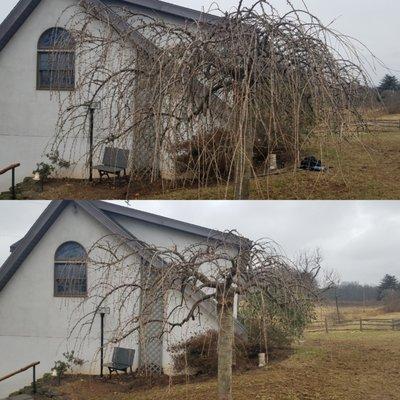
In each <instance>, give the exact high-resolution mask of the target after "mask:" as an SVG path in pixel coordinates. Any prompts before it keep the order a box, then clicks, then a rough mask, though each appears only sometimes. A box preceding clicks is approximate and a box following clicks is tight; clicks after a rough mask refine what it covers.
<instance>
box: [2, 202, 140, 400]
mask: <svg viewBox="0 0 400 400" xmlns="http://www.w3.org/2000/svg"><path fill="white" fill-rule="evenodd" d="M77 227H79V229H77ZM108 233H109V232H107V231H106V230H105V229H104V228H103V227H102V226H101V225H100V224H99V223H97V221H95V220H94V219H92V218H91V217H90V216H88V215H87V214H86V213H85V212H84V211H82V210H81V209H80V208H75V207H73V206H68V208H67V209H66V210H64V211H63V213H62V214H61V215H60V217H59V219H58V220H57V221H56V223H55V224H54V225H53V226H52V227H51V228H50V230H49V231H48V232H47V233H46V234H45V236H44V237H43V238H42V240H41V241H40V243H38V244H37V246H36V247H35V248H34V250H33V251H32V252H31V254H30V255H29V256H28V257H27V259H26V260H25V261H24V262H23V264H22V265H21V266H20V268H19V269H18V271H17V272H16V274H15V275H14V276H13V278H12V279H11V280H10V281H9V283H8V284H7V285H6V287H5V288H4V289H3V290H2V291H1V292H0V321H1V324H0V376H2V375H5V374H6V373H8V372H10V371H13V370H17V369H19V368H21V367H23V366H25V365H27V364H29V363H31V362H33V361H40V362H41V365H40V366H39V368H38V375H39V376H41V375H42V374H43V373H45V372H49V371H50V369H51V368H52V367H53V365H54V362H55V361H57V360H61V359H63V356H62V353H63V352H65V351H70V350H75V351H76V352H77V353H78V354H77V355H78V356H79V357H81V358H83V359H84V360H85V361H87V363H86V364H85V365H84V367H83V368H82V369H80V372H83V373H97V372H98V370H99V367H98V361H99V360H98V350H99V344H100V339H99V330H100V317H98V321H95V329H94V331H93V332H92V333H91V334H90V337H89V338H88V340H85V341H83V340H82V337H78V338H77V337H76V336H74V337H73V338H68V336H69V333H70V331H71V327H72V325H73V319H72V318H71V316H72V315H74V317H77V316H78V315H79V312H78V313H76V307H77V306H78V305H79V304H80V302H81V300H79V299H62V298H55V297H54V296H53V260H54V253H55V251H56V249H57V248H58V246H60V245H61V244H62V243H64V242H67V241H70V240H73V241H77V242H79V243H80V244H81V245H82V246H84V247H85V248H86V249H89V248H90V246H91V245H92V244H93V241H95V240H96V239H99V238H101V237H103V236H104V235H106V234H108ZM95 280H96V273H95V271H93V269H91V268H90V267H89V269H88V282H89V285H90V284H91V283H93V282H94V281H95ZM87 307H88V308H90V307H93V305H91V304H89V305H87ZM107 322H108V323H107ZM111 325H112V315H110V316H106V331H110V329H111ZM106 339H107V332H106ZM137 342H138V340H137V338H136V336H135V335H132V337H130V339H129V340H127V341H126V343H123V344H122V345H126V346H127V347H129V348H136V349H137ZM137 350H138V349H137ZM110 351H111V350H110ZM110 351H109V352H108V354H106V359H109V357H110ZM137 359H138V358H136V364H135V366H136V365H137ZM30 379H31V376H30V374H29V373H28V374H23V375H18V376H16V377H15V378H13V379H11V380H8V381H6V382H5V383H1V384H0V397H1V396H4V395H6V394H8V393H9V392H10V391H12V390H16V389H18V388H20V387H21V386H24V385H26V384H29V383H30Z"/></svg>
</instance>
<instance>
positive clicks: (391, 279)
mask: <svg viewBox="0 0 400 400" xmlns="http://www.w3.org/2000/svg"><path fill="white" fill-rule="evenodd" d="M399 288H400V285H399V281H398V280H397V278H396V277H395V276H394V275H388V274H386V275H385V276H384V278H383V279H382V281H381V283H380V284H379V286H378V294H377V299H378V300H379V301H380V300H383V298H384V295H385V291H387V290H394V291H397V290H399Z"/></svg>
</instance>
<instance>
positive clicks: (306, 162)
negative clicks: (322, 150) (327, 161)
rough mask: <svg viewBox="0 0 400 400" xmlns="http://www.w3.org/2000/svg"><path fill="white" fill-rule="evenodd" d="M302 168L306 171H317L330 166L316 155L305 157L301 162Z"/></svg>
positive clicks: (322, 170) (324, 169) (323, 170)
mask: <svg viewBox="0 0 400 400" xmlns="http://www.w3.org/2000/svg"><path fill="white" fill-rule="evenodd" d="M300 169H303V170H305V171H317V172H325V171H327V170H328V168H327V167H326V166H325V165H323V164H322V161H321V160H318V159H317V158H315V157H314V156H308V157H305V158H304V159H303V160H302V161H301V164H300Z"/></svg>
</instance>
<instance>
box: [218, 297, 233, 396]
mask: <svg viewBox="0 0 400 400" xmlns="http://www.w3.org/2000/svg"><path fill="white" fill-rule="evenodd" d="M218 315H219V336H218V399H219V400H232V362H233V342H234V327H233V301H232V302H229V303H228V304H226V303H225V304H224V305H220V306H218Z"/></svg>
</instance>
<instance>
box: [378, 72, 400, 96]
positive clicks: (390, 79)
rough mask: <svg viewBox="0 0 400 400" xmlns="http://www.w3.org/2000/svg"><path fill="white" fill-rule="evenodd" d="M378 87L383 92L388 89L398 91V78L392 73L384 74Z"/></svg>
mask: <svg viewBox="0 0 400 400" xmlns="http://www.w3.org/2000/svg"><path fill="white" fill-rule="evenodd" d="M378 89H379V91H380V92H385V91H388V90H391V91H398V90H400V83H399V80H398V79H397V78H396V77H395V76H394V75H389V74H386V75H385V76H384V77H383V79H382V80H381V83H380V84H379V87H378Z"/></svg>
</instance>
